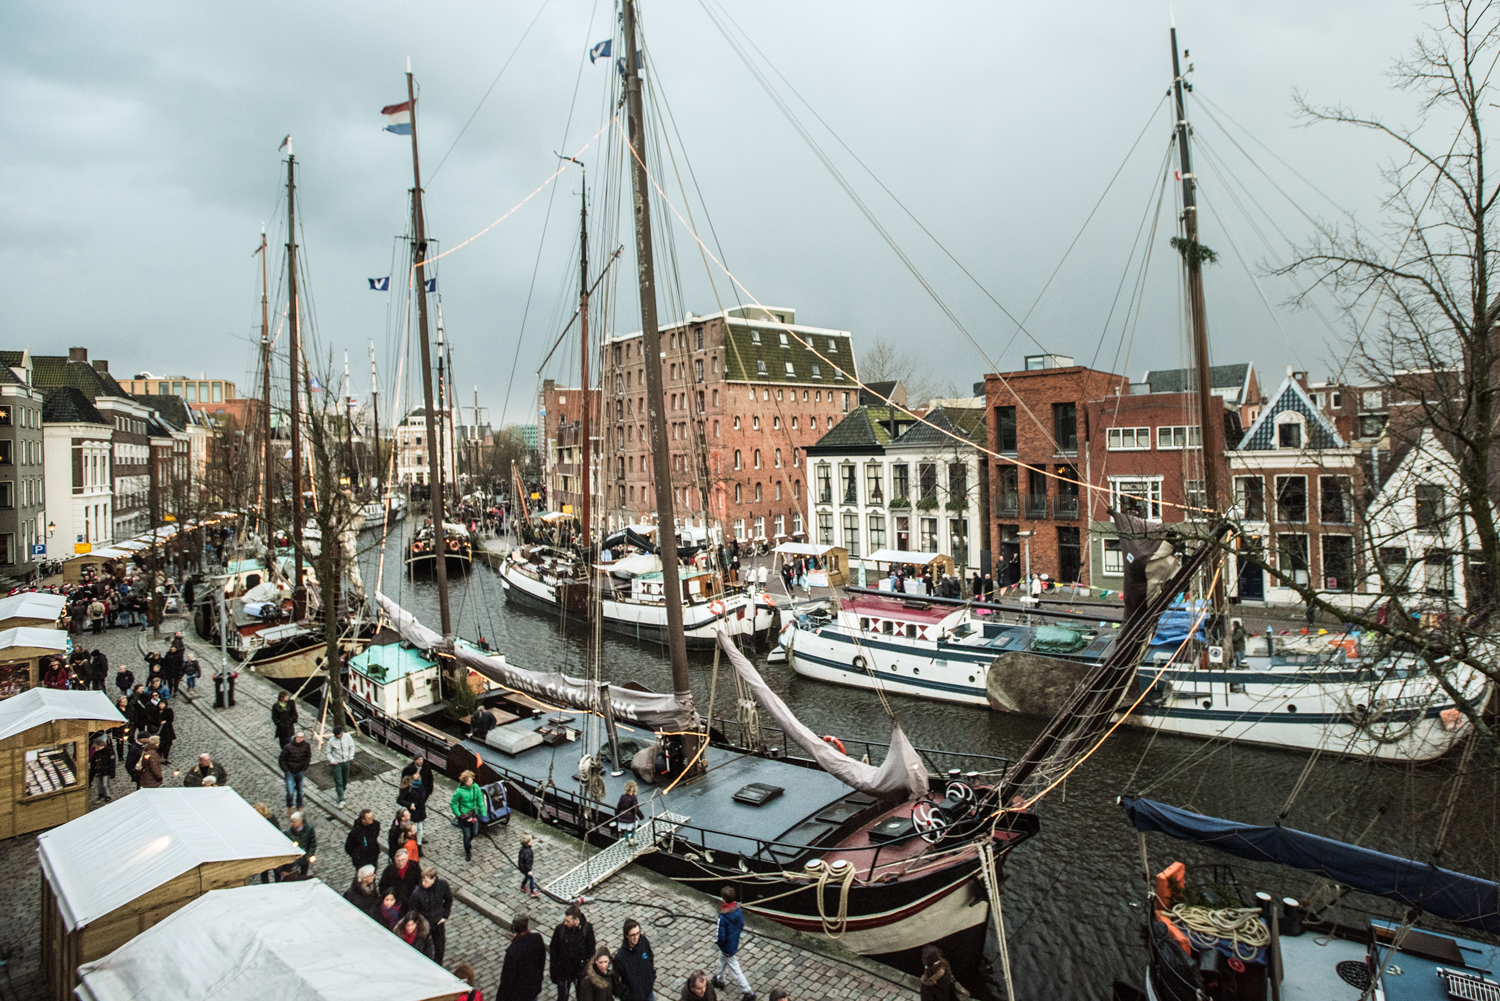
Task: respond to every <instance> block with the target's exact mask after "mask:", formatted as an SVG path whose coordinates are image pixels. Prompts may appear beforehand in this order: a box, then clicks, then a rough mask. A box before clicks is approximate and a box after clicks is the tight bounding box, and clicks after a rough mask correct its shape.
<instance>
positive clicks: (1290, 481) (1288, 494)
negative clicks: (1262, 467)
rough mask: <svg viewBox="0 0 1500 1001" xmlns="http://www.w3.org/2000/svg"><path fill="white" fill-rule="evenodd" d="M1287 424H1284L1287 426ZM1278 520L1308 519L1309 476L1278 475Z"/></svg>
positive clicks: (1300, 520) (1302, 520) (1303, 520)
mask: <svg viewBox="0 0 1500 1001" xmlns="http://www.w3.org/2000/svg"><path fill="white" fill-rule="evenodd" d="M1285 426H1286V425H1283V427H1285ZM1276 520H1277V521H1288V522H1305V521H1307V477H1306V476H1278V477H1276Z"/></svg>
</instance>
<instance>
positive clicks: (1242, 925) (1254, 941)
mask: <svg viewBox="0 0 1500 1001" xmlns="http://www.w3.org/2000/svg"><path fill="white" fill-rule="evenodd" d="M1167 916H1168V917H1170V918H1171V919H1172V920H1174V921H1176V922H1177V923H1178V924H1180V925H1182V926H1183V927H1184V928H1186V929H1187V933H1188V941H1189V942H1191V943H1192V944H1193V945H1194V946H1196V947H1198V948H1199V949H1207V948H1211V947H1213V946H1215V945H1217V944H1218V943H1219V942H1220V941H1222V940H1228V941H1229V943H1230V946H1231V948H1232V949H1233V950H1234V955H1235V956H1237V957H1238V958H1240V959H1254V958H1255V953H1256V950H1258V949H1261V948H1264V947H1265V946H1267V945H1270V944H1271V929H1269V928H1267V927H1266V923H1265V921H1263V920H1261V916H1260V911H1258V910H1256V909H1255V908H1253V907H1226V908H1224V909H1222V910H1214V909H1212V908H1209V907H1189V906H1188V905H1187V904H1178V905H1177V906H1176V907H1174V908H1172V909H1171V910H1170V911H1167Z"/></svg>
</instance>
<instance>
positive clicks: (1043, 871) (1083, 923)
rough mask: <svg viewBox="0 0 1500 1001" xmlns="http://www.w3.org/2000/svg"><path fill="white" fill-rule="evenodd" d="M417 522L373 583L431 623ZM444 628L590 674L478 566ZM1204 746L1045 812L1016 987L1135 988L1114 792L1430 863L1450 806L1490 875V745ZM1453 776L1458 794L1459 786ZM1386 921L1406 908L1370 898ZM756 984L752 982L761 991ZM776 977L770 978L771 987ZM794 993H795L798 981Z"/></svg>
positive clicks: (1163, 739)
mask: <svg viewBox="0 0 1500 1001" xmlns="http://www.w3.org/2000/svg"><path fill="white" fill-rule="evenodd" d="M418 524H420V519H408V520H407V521H406V522H405V523H403V524H402V525H401V526H400V532H401V535H398V534H397V532H395V531H393V532H392V533H391V535H390V538H389V539H388V540H387V541H386V547H385V568H384V575H383V579H382V590H383V591H384V593H385V594H386V595H387V596H389V597H390V598H392V599H393V600H396V601H398V602H400V603H401V604H402V605H403V606H404V607H406V608H407V609H409V610H411V611H413V612H414V613H416V614H417V616H418V617H419V618H421V620H422V621H423V622H424V623H426V624H427V625H429V626H431V627H433V628H437V626H438V602H437V591H436V587H435V585H434V584H433V583H432V582H431V581H428V580H416V581H413V580H412V579H411V578H410V577H409V576H407V575H406V574H405V573H404V572H403V571H402V562H401V553H402V550H403V548H404V540H403V538H402V536H403V535H404V534H405V533H407V532H410V531H411V530H413V529H414V527H415V526H416V525H418ZM361 543H362V548H363V549H365V550H366V551H365V552H364V553H363V554H362V558H361V563H362V566H363V568H364V579H365V585H366V588H367V589H368V590H369V591H370V593H371V594H372V595H373V593H374V590H375V584H376V577H377V569H378V563H379V560H380V545H379V537H378V533H375V532H366V533H364V535H363V536H362V537H361ZM450 596H451V606H452V614H453V619H454V629H455V632H456V633H457V634H458V635H461V636H464V637H466V638H469V639H477V638H479V637H483V638H484V639H486V640H488V641H489V642H490V644H491V645H492V646H493V647H494V648H495V649H496V650H497V651H498V652H500V653H503V654H504V655H505V657H506V658H507V659H508V660H509V661H511V662H512V663H515V664H518V665H522V666H535V667H538V668H545V669H551V670H564V671H567V672H569V673H570V674H575V675H587V674H588V671H589V664H590V653H591V650H590V643H591V641H590V638H589V636H588V633H587V631H586V630H585V629H583V628H581V627H577V626H575V627H572V628H560V626H559V623H558V622H557V621H556V620H555V619H553V618H551V617H549V616H545V615H540V614H537V613H535V612H531V611H529V610H526V609H518V608H514V607H506V605H505V599H504V598H503V597H502V595H501V591H500V586H499V580H498V578H497V576H496V575H495V574H494V573H493V572H492V571H491V570H489V569H488V568H486V567H483V566H480V565H476V566H475V568H474V570H473V571H472V572H471V573H470V574H468V575H464V576H455V577H454V579H453V580H452V582H451V586H450ZM602 644H603V646H602V655H603V664H604V676H605V677H606V678H607V679H609V680H612V681H615V682H625V681H630V680H634V681H637V682H639V683H641V684H643V685H645V686H647V687H649V688H652V689H655V690H657V691H669V690H670V688H671V677H670V671H669V669H668V666H667V663H666V659H665V656H664V655H663V654H662V653H661V652H660V651H659V649H658V648H656V647H654V646H651V645H646V644H637V643H634V642H631V641H629V640H624V639H618V638H615V637H612V636H609V635H608V634H606V635H605V636H604V638H603V640H602ZM690 656H691V657H692V660H693V664H694V681H693V688H694V696H695V698H696V699H697V704H698V706H699V708H700V710H703V709H704V708H705V707H706V706H707V705H708V700H709V691H708V689H709V681H710V676H711V673H712V655H711V654H692V655H690ZM760 667H761V670H762V673H763V674H764V675H765V678H766V681H767V682H768V684H769V685H770V686H771V687H772V688H773V689H775V690H776V691H777V692H778V693H779V694H780V695H781V696H782V697H783V698H784V699H785V700H786V702H787V704H788V705H789V706H791V708H792V709H793V710H794V711H795V712H796V713H797V714H798V716H799V717H800V718H801V719H802V720H803V721H804V722H805V723H806V724H807V725H808V726H809V727H811V728H812V729H813V730H815V731H817V732H818V733H825V734H832V735H834V736H838V737H840V738H841V739H843V740H844V741H845V742H846V743H847V742H849V741H850V740H851V739H854V740H858V739H868V740H875V741H881V742H884V741H885V740H887V739H888V737H889V733H890V726H889V723H888V721H887V719H886V716H885V712H884V710H883V709H882V708H881V705H880V701H879V699H877V698H876V696H875V694H874V693H873V692H867V691H863V690H859V689H854V688H846V687H842V686H836V685H831V684H827V683H823V682H818V681H811V680H808V679H805V678H799V677H796V676H795V675H793V674H792V673H791V672H790V671H789V670H788V669H787V668H786V666H785V665H766V664H765V663H764V662H762V663H761V664H760ZM732 690H733V682H732V680H730V679H729V678H728V676H727V674H726V673H725V672H724V671H723V670H721V674H720V690H719V693H718V697H717V706H716V708H715V713H716V715H719V716H728V715H732V696H731V695H729V694H728V693H729V692H732ZM890 701H891V704H892V706H893V708H894V710H895V712H896V714H897V717H898V718H899V720H900V722H901V725H902V727H903V728H904V729H905V731H906V733H907V735H908V736H909V737H910V739H911V741H912V743H913V744H915V745H917V746H918V747H923V748H932V749H936V750H944V751H955V752H963V753H977V754H990V755H1002V756H1015V755H1018V754H1020V753H1021V752H1023V751H1024V750H1025V748H1026V747H1027V746H1028V745H1029V743H1030V742H1031V740H1032V739H1033V738H1034V737H1035V736H1036V734H1037V732H1038V731H1039V730H1040V729H1041V727H1042V724H1043V721H1042V720H1040V719H1032V718H1026V717H1018V716H1012V715H1008V714H1001V713H994V712H990V711H989V710H987V709H983V708H978V707H969V706H955V705H948V704H944V703H938V702H932V701H927V700H921V699H915V698H909V697H904V696H899V695H895V696H891V697H890ZM1310 757H1311V756H1310V755H1309V754H1307V753H1297V752H1289V751H1276V750H1266V749H1261V748H1255V747H1248V746H1241V745H1236V744H1213V743H1206V742H1200V741H1191V740H1185V739H1182V738H1177V737H1170V736H1155V735H1153V734H1152V733H1150V732H1149V731H1144V730H1138V729H1135V728H1132V727H1121V728H1119V729H1118V730H1116V731H1115V733H1114V735H1113V736H1111V737H1110V739H1109V740H1108V741H1107V742H1106V743H1105V744H1104V745H1103V746H1102V747H1101V748H1100V749H1099V751H1098V752H1097V753H1096V754H1095V755H1094V756H1093V757H1092V758H1090V759H1089V760H1088V761H1087V762H1086V763H1085V764H1084V765H1083V766H1082V767H1081V768H1079V769H1078V770H1077V771H1076V772H1075V773H1074V774H1073V775H1072V776H1071V777H1070V778H1069V779H1068V780H1067V782H1066V783H1065V785H1064V786H1062V787H1061V788H1059V789H1058V790H1056V791H1055V792H1054V793H1053V794H1052V795H1050V796H1049V797H1048V798H1047V799H1046V800H1045V801H1044V802H1043V803H1042V804H1041V806H1040V810H1039V812H1040V816H1041V833H1040V834H1039V835H1038V836H1037V837H1036V838H1034V839H1032V840H1031V841H1029V842H1027V843H1025V844H1023V845H1021V846H1020V847H1019V848H1018V849H1016V851H1015V852H1014V854H1013V855H1011V856H1010V858H1009V860H1008V862H1007V863H1006V866H1005V884H1004V898H1003V907H1004V918H1005V924H1006V929H1007V932H1008V936H1007V937H1008V939H1009V952H1010V959H1011V967H1012V975H1013V978H1014V983H1015V988H1016V996H1017V998H1020V999H1026V1001H1032V999H1080V998H1087V999H1100V1001H1107V999H1108V998H1109V997H1110V996H1111V984H1112V982H1113V981H1114V980H1115V979H1116V978H1119V979H1124V980H1127V981H1130V982H1133V983H1134V984H1136V985H1138V986H1139V985H1140V984H1141V983H1142V980H1143V972H1144V954H1143V951H1142V948H1141V933H1142V920H1143V919H1142V914H1143V911H1142V908H1141V906H1140V902H1141V899H1142V881H1141V877H1140V870H1141V863H1140V847H1139V840H1138V838H1137V835H1136V833H1135V832H1134V830H1133V829H1132V828H1131V827H1130V825H1129V823H1128V822H1127V821H1126V820H1125V816H1124V814H1123V812H1122V811H1121V810H1120V807H1119V806H1118V804H1117V802H1116V800H1117V798H1118V797H1119V796H1121V795H1122V794H1131V795H1147V796H1150V797H1151V798H1153V799H1159V800H1162V801H1164V802H1167V803H1170V804H1173V805H1177V806H1181V807H1185V808H1188V809H1192V810H1196V811H1199V812H1202V813H1207V814H1211V815H1214V816H1221V817H1226V818H1230V819H1234V820H1239V821H1244V822H1248V823H1256V824H1270V823H1275V822H1277V820H1278V818H1279V817H1280V816H1281V815H1282V813H1283V811H1285V818H1284V820H1282V822H1283V823H1284V824H1285V825H1286V826H1288V827H1294V828H1298V829H1301V830H1308V831H1312V832H1315V833H1318V834H1322V835H1325V836H1328V837H1332V838H1336V839H1340V840H1346V841H1356V840H1358V841H1359V843H1360V844H1362V845H1364V846H1366V847H1370V848H1375V849H1379V850H1382V851H1387V852H1391V853H1393V854H1399V855H1403V856H1406V857H1409V858H1414V859H1419V860H1423V861H1426V860H1429V859H1430V858H1431V857H1432V848H1433V845H1434V843H1435V841H1436V839H1437V837H1438V834H1439V831H1440V830H1442V829H1443V828H1444V816H1445V814H1446V813H1448V811H1447V810H1446V807H1447V806H1448V804H1449V803H1450V801H1451V802H1452V804H1453V809H1452V811H1451V820H1450V821H1449V822H1448V823H1447V825H1446V835H1445V839H1444V842H1443V852H1442V855H1441V857H1440V864H1442V865H1443V866H1445V867H1447V868H1452V869H1457V870H1460V871H1463V872H1468V873H1472V874H1474V875H1478V876H1483V877H1484V878H1487V879H1495V878H1496V877H1497V875H1500V838H1497V833H1496V832H1497V831H1500V795H1497V794H1500V781H1497V775H1500V773H1497V769H1496V767H1495V766H1496V761H1495V757H1494V756H1493V755H1492V754H1490V753H1489V752H1487V751H1485V750H1484V749H1483V748H1481V749H1479V750H1477V751H1476V752H1475V753H1474V754H1473V755H1472V756H1471V757H1470V759H1469V760H1468V762H1467V768H1466V769H1465V768H1464V767H1463V766H1464V764H1465V762H1464V759H1463V757H1462V755H1461V754H1455V755H1452V756H1450V757H1449V758H1448V759H1446V760H1444V761H1441V762H1437V763H1434V764H1429V765H1421V766H1410V765H1391V764H1377V763H1374V762H1368V761H1363V760H1353V759H1343V758H1339V757H1337V756H1335V755H1331V754H1324V755H1320V756H1318V757H1317V760H1315V761H1311V762H1310V760H1309V759H1310ZM1455 784H1456V785H1457V788H1456V790H1455ZM1148 858H1149V864H1150V866H1151V869H1152V871H1157V870H1159V869H1161V868H1163V867H1165V866H1166V865H1167V864H1169V863H1170V862H1172V861H1174V860H1177V859H1181V860H1182V861H1184V862H1186V863H1188V865H1189V867H1190V868H1191V867H1194V866H1207V865H1211V864H1213V863H1215V862H1225V861H1230V860H1228V859H1227V858H1225V857H1224V856H1218V855H1215V854H1214V853H1213V852H1210V851H1207V850H1204V849H1197V848H1195V847H1193V846H1188V845H1183V844H1180V843H1178V842H1171V841H1168V840H1166V839H1164V838H1161V837H1160V836H1152V837H1151V838H1150V839H1149V840H1148ZM1235 869H1236V873H1237V874H1238V876H1239V878H1240V880H1241V885H1242V886H1243V887H1244V888H1245V889H1246V890H1247V891H1254V890H1259V889H1264V890H1267V891H1269V892H1270V893H1272V895H1273V896H1276V897H1279V896H1293V897H1299V898H1305V897H1306V896H1307V895H1308V894H1309V892H1311V891H1312V890H1313V889H1314V887H1315V885H1316V882H1317V881H1316V880H1315V879H1314V878H1313V877H1311V876H1308V875H1305V874H1302V873H1296V872H1293V871H1291V870H1286V869H1279V868H1274V867H1256V866H1251V865H1249V864H1248V863H1239V862H1236V865H1235ZM1364 903H1366V904H1369V905H1371V906H1372V907H1375V908H1378V909H1379V911H1380V913H1382V914H1384V915H1385V916H1388V917H1393V918H1395V919H1396V920H1399V919H1400V909H1399V908H1398V907H1397V905H1395V904H1393V903H1388V902H1381V901H1374V900H1365V901H1364ZM986 958H987V959H988V961H989V962H988V967H989V969H990V976H991V981H990V983H989V984H973V985H970V986H971V987H972V988H975V989H976V993H979V994H981V995H982V993H984V992H986V990H987V992H988V993H989V994H990V995H991V996H993V997H996V998H998V997H1003V996H1004V992H1003V988H1002V986H1001V975H1000V963H999V954H998V949H997V943H996V940H995V935H994V933H993V930H992V931H991V933H990V936H989V941H988V945H987V948H986ZM756 986H757V987H759V985H756ZM768 986H771V985H768ZM794 992H795V989H794Z"/></svg>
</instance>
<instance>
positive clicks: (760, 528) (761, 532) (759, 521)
mask: <svg viewBox="0 0 1500 1001" xmlns="http://www.w3.org/2000/svg"><path fill="white" fill-rule="evenodd" d="M755 537H756V538H757V539H764V538H765V537H766V516H765V515H761V516H760V517H758V518H756V519H755Z"/></svg>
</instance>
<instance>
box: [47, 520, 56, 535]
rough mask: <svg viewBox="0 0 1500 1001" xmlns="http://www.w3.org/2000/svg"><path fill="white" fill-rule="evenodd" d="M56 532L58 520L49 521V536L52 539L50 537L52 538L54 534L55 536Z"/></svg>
mask: <svg viewBox="0 0 1500 1001" xmlns="http://www.w3.org/2000/svg"><path fill="white" fill-rule="evenodd" d="M56 534H57V522H55V521H49V522H47V538H49V539H50V538H52V536H54V535H56Z"/></svg>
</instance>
